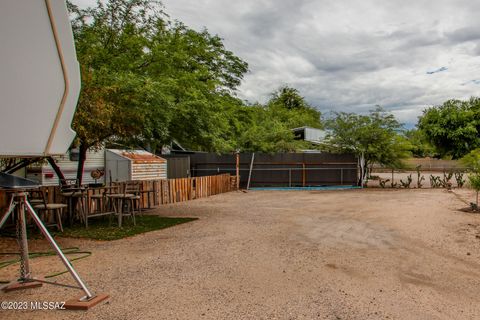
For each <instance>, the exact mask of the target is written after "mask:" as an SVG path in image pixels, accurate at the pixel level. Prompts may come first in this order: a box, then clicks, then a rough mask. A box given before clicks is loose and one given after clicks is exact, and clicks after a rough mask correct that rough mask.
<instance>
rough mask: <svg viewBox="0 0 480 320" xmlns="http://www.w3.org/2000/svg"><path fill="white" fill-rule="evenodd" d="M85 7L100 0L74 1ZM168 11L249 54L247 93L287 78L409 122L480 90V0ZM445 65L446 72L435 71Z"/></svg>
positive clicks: (316, 101) (321, 99)
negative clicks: (380, 108) (381, 108)
mask: <svg viewBox="0 0 480 320" xmlns="http://www.w3.org/2000/svg"><path fill="white" fill-rule="evenodd" d="M73 2H74V3H78V4H80V5H82V6H85V5H87V4H93V2H94V1H93V0H73ZM163 3H164V5H165V7H166V11H167V13H169V14H170V15H171V17H173V18H176V19H178V20H180V21H182V22H184V23H185V24H187V25H189V26H191V27H193V28H195V29H201V28H203V27H206V28H207V29H208V30H209V31H210V32H211V33H214V34H218V35H219V36H221V37H222V38H223V39H224V42H225V45H226V47H227V48H228V49H229V50H232V51H233V52H234V53H235V54H236V55H238V56H240V57H241V58H243V59H244V60H246V61H247V62H248V63H249V66H250V72H249V73H248V74H247V75H246V76H245V79H244V81H243V83H242V85H241V87H240V89H239V97H241V98H243V99H248V100H249V101H252V102H253V101H260V102H263V101H266V99H268V97H269V94H270V93H271V92H272V91H274V90H275V89H277V88H278V87H280V86H281V85H284V84H288V85H291V86H294V87H296V88H297V89H299V90H300V92H301V93H302V94H303V95H304V96H305V97H306V99H307V100H308V101H309V103H310V104H312V105H314V106H316V107H317V108H318V109H320V110H321V111H322V112H324V113H328V112H329V111H331V110H333V111H351V112H366V111H368V110H369V109H371V108H372V107H373V106H374V105H376V104H380V105H383V106H384V107H386V108H387V109H388V110H391V111H392V112H394V114H395V115H396V116H397V117H398V118H399V119H400V120H401V121H402V122H405V123H410V124H411V123H415V122H416V120H417V116H418V115H420V114H421V112H422V110H423V108H425V107H426V106H429V105H435V104H440V103H442V102H443V101H445V100H447V99H450V98H460V99H462V98H468V97H470V96H472V95H480V85H478V84H475V82H473V81H472V79H478V75H479V74H480V23H479V22H477V20H478V15H479V13H480V2H476V1H470V0H437V1H431V0H417V1H405V0H403V1H401V0H390V1H383V0H364V1H346V0H338V1H329V0H302V1H287V0H242V1H221V0H196V1H193V0H163ZM440 67H445V68H448V72H437V73H434V74H427V72H429V71H435V70H438V69H439V68H440Z"/></svg>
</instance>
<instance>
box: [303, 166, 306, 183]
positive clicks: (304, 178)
mask: <svg viewBox="0 0 480 320" xmlns="http://www.w3.org/2000/svg"><path fill="white" fill-rule="evenodd" d="M305 180H306V177H305V162H304V163H302V186H303V187H305Z"/></svg>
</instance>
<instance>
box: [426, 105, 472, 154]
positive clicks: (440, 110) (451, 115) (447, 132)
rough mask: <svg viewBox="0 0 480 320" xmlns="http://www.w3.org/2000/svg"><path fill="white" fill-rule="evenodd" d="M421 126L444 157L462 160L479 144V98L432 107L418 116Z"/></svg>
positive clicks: (428, 138)
mask: <svg viewBox="0 0 480 320" xmlns="http://www.w3.org/2000/svg"><path fill="white" fill-rule="evenodd" d="M418 129H419V130H420V131H422V132H423V134H424V135H425V137H426V138H427V140H428V141H429V142H430V143H431V144H432V145H433V146H434V147H435V148H436V150H437V151H438V152H439V154H440V156H441V157H445V156H451V157H453V158H454V159H459V158H461V157H462V156H464V155H465V154H467V153H468V152H469V151H471V150H473V149H475V148H478V147H480V135H479V133H480V98H471V99H470V100H467V101H461V100H448V101H446V102H445V103H443V104H442V105H441V106H435V107H430V108H428V109H426V110H424V111H423V115H422V116H421V117H420V118H419V121H418Z"/></svg>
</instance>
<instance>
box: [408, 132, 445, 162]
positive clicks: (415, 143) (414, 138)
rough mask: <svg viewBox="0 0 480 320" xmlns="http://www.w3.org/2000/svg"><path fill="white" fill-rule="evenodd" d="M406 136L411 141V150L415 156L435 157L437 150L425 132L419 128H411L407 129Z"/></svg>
mask: <svg viewBox="0 0 480 320" xmlns="http://www.w3.org/2000/svg"><path fill="white" fill-rule="evenodd" d="M405 138H407V140H408V141H409V142H410V145H411V149H410V152H411V153H412V155H413V156H414V157H417V158H425V157H431V158H433V157H435V156H437V152H436V150H435V147H434V146H432V144H431V143H430V142H428V140H427V137H426V136H425V133H424V132H423V131H421V130H418V129H411V130H407V131H405Z"/></svg>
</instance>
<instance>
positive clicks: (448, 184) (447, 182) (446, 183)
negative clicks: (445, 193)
mask: <svg viewBox="0 0 480 320" xmlns="http://www.w3.org/2000/svg"><path fill="white" fill-rule="evenodd" d="M452 177H453V172H452V171H449V172H448V173H447V172H446V171H443V180H441V181H440V184H441V186H442V187H444V188H447V189H451V188H452V183H451V182H450V180H452Z"/></svg>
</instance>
